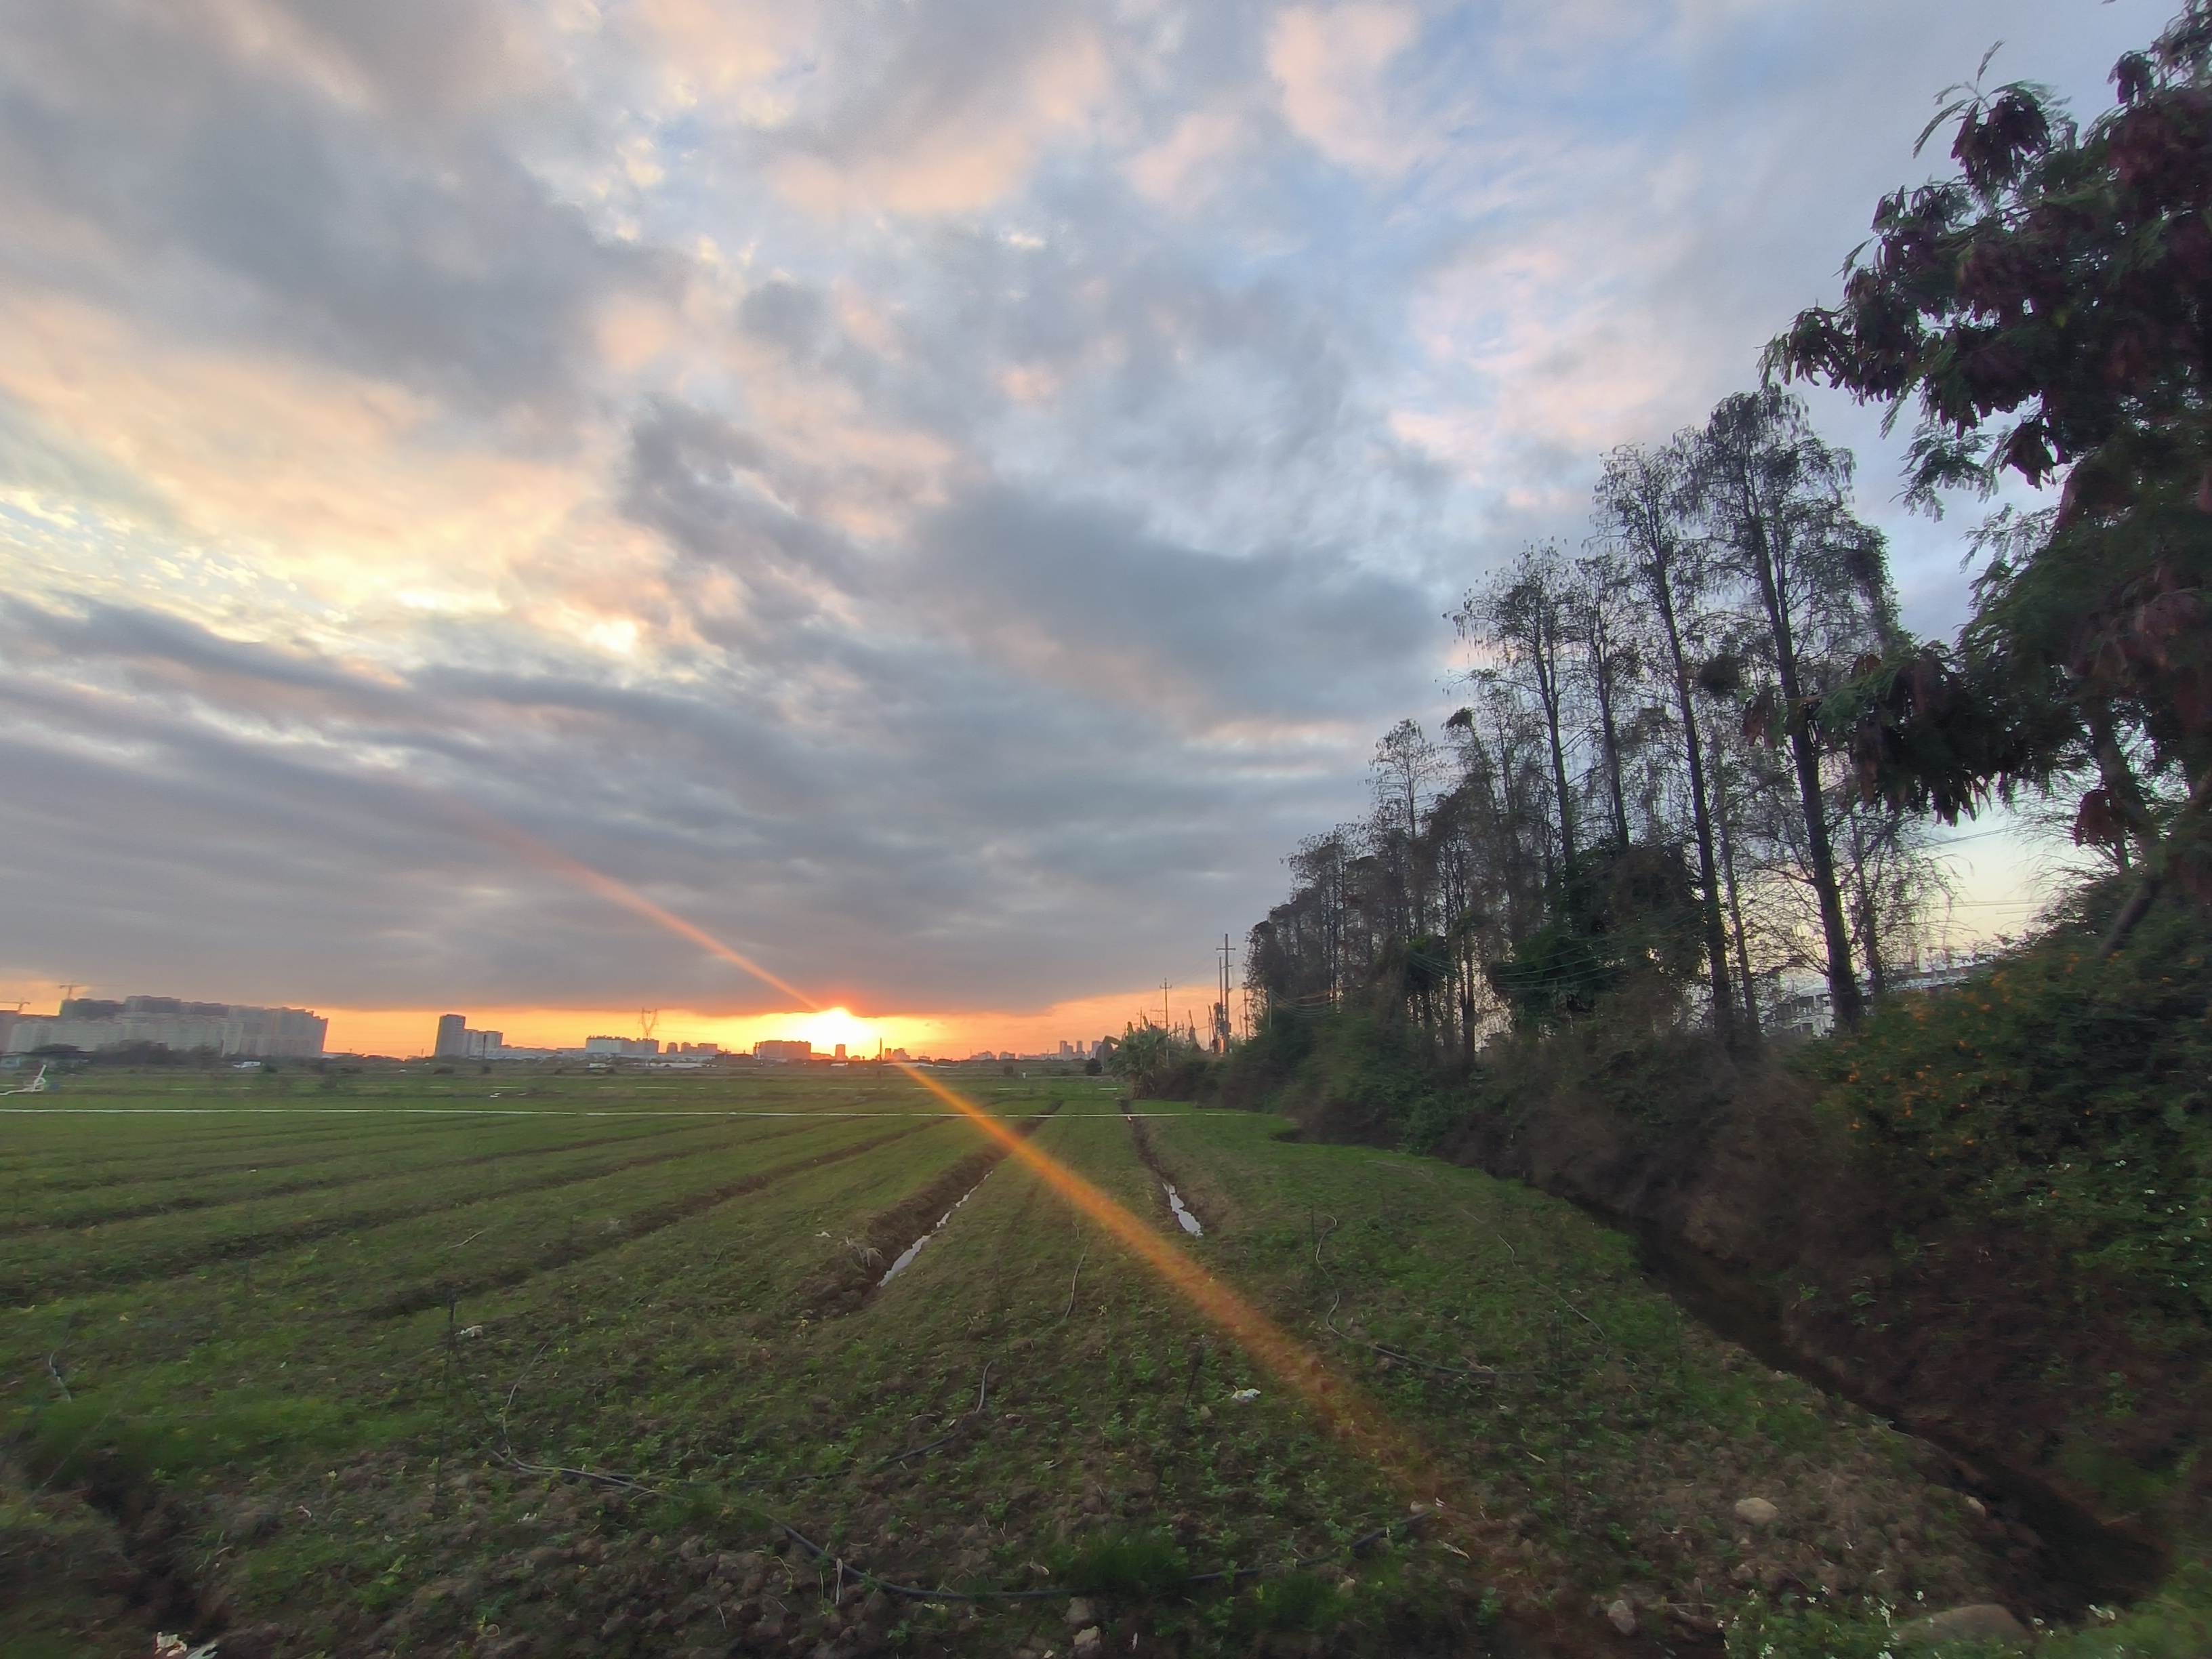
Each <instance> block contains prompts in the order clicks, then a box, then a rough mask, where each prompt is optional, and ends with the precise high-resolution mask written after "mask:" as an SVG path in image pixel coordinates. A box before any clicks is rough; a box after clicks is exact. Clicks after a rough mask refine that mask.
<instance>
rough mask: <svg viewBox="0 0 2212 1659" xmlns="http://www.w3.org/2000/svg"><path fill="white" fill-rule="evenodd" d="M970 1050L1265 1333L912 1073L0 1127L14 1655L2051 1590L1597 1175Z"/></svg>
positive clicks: (889, 1647)
mask: <svg viewBox="0 0 2212 1659" xmlns="http://www.w3.org/2000/svg"><path fill="white" fill-rule="evenodd" d="M945 1075H946V1079H947V1080H948V1081H949V1082H950V1083H951V1085H952V1086H953V1087H955V1088H957V1090H959V1091H961V1092H962V1093H963V1095H964V1096H965V1097H967V1098H968V1099H969V1100H970V1101H972V1102H973V1103H975V1105H977V1106H978V1107H980V1108H981V1109H982V1110H983V1111H984V1112H986V1113H987V1114H989V1115H991V1116H993V1117H994V1118H995V1119H996V1120H997V1121H1000V1123H1002V1124H1004V1125H1006V1126H1007V1127H1009V1128H1011V1129H1012V1130H1013V1131H1014V1132H1015V1134H1016V1136H1017V1138H1019V1139H1020V1140H1021V1145H1022V1146H1023V1147H1024V1149H1025V1150H1026V1151H1033V1152H1035V1153H1036V1154H1041V1155H1042V1156H1043V1157H1044V1158H1048V1159H1049V1160H1051V1164H1052V1166H1053V1167H1054V1168H1065V1169H1069V1170H1073V1171H1075V1172H1076V1173H1077V1174H1078V1175H1079V1176H1080V1177H1081V1178H1082V1179H1083V1180H1084V1181H1085V1182H1088V1183H1090V1185H1091V1187H1092V1188H1096V1189H1097V1191H1099V1192H1101V1193H1103V1194H1105V1195H1106V1196H1107V1197H1108V1198H1109V1199H1110V1200H1114V1201H1115V1202H1116V1203H1118V1205H1120V1206H1122V1208H1123V1210H1124V1211H1125V1212H1126V1213H1127V1215H1128V1216H1131V1217H1133V1218H1135V1222H1134V1225H1136V1226H1137V1227H1139V1229H1141V1230H1142V1231H1143V1232H1144V1234H1145V1236H1146V1237H1147V1238H1150V1239H1154V1240H1156V1247H1155V1249H1152V1250H1148V1252H1147V1253H1148V1254H1153V1253H1156V1252H1171V1253H1176V1254H1177V1255H1180V1256H1181V1257H1182V1258H1183V1259H1185V1260H1187V1261H1189V1262H1190V1263H1192V1264H1194V1267H1196V1269H1197V1270H1198V1278H1200V1279H1203V1280H1204V1281H1205V1282H1206V1283H1207V1284H1208V1285H1213V1286H1217V1287H1219V1289H1220V1290H1221V1291H1222V1292H1223V1293H1225V1294H1233V1295H1235V1296H1236V1297H1241V1298H1242V1299H1243V1302H1244V1303H1246V1304H1249V1306H1250V1307H1251V1308H1253V1309H1255V1310H1257V1316H1259V1317H1261V1318H1263V1319H1264V1320H1265V1321H1266V1322H1270V1323H1271V1324H1272V1327H1273V1329H1274V1330H1275V1331H1276V1332H1278V1333H1279V1335H1280V1338H1281V1343H1280V1346H1279V1347H1278V1348H1276V1349H1273V1350H1271V1351H1270V1352H1267V1353H1258V1352H1255V1350H1254V1349H1252V1348H1251V1347H1250V1346H1248V1345H1247V1344H1244V1343H1240V1342H1239V1341H1238V1340H1235V1339H1234V1338H1232V1337H1231V1335H1230V1334H1228V1333H1227V1332H1226V1331H1225V1329H1224V1328H1222V1327H1221V1325H1220V1324H1219V1323H1218V1322H1217V1321H1215V1320H1213V1319H1211V1318H1209V1317H1208V1316H1206V1314H1205V1313H1203V1312H1201V1311H1200V1308H1199V1306H1198V1305H1197V1304H1196V1303H1195V1302H1194V1300H1193V1298H1192V1296H1191V1295H1189V1294H1186V1293H1185V1291H1182V1290H1179V1289H1177V1288H1176V1286H1175V1285H1173V1284H1171V1283H1170V1280H1169V1279H1166V1278H1164V1277H1163V1276H1162V1274H1161V1273H1160V1272H1158V1271H1157V1270H1156V1267H1154V1266H1152V1265H1148V1264H1147V1262H1146V1261H1145V1260H1143V1259H1140V1257H1139V1255H1137V1254H1135V1253H1133V1250H1132V1249H1131V1248H1130V1246H1129V1241H1128V1238H1127V1237H1125V1236H1121V1235H1117V1234H1116V1232H1115V1231H1114V1228H1113V1226H1112V1225H1109V1224H1108V1223H1107V1222H1106V1221H1105V1220H1103V1219H1102V1216H1101V1214H1100V1213H1099V1212H1086V1211H1085V1209H1083V1208H1082V1207H1081V1206H1076V1205H1071V1204H1070V1203H1069V1202H1068V1201H1067V1200H1066V1197H1065V1196H1064V1194H1063V1190H1062V1188H1061V1186H1060V1184H1058V1183H1056V1182H1054V1179H1053V1178H1052V1176H1051V1171H1050V1170H1049V1169H1047V1168H1044V1167H1042V1166H1041V1165H1040V1164H1038V1163H1036V1162H1034V1161H1032V1160H1031V1158H1029V1157H1028V1156H1026V1155H1013V1156H1009V1155H1006V1147H1005V1146H1004V1145H1002V1144H1001V1143H1000V1141H998V1140H994V1139H992V1138H991V1137H989V1136H987V1135H986V1134H985V1133H982V1132H981V1130H980V1129H979V1128H978V1127H977V1126H976V1125H975V1123H973V1122H971V1121H969V1120H968V1119H967V1118H965V1117H963V1116H962V1115H960V1114H958V1113H957V1112H956V1111H954V1110H952V1109H951V1108H950V1107H949V1106H948V1105H947V1104H945V1103H944V1102H943V1101H942V1100H940V1099H939V1097H937V1096H935V1095H933V1093H931V1092H930V1091H927V1089H925V1088H924V1087H923V1086H922V1085H921V1084H920V1083H918V1082H917V1081H915V1080H914V1079H911V1078H909V1077H908V1075H906V1074H904V1073H900V1072H898V1071H896V1070H885V1071H884V1072H882V1073H880V1074H879V1073H877V1072H875V1071H874V1070H872V1069H870V1068H866V1067H860V1066H855V1067H853V1068H850V1069H849V1070H848V1071H842V1072H833V1073H813V1072H808V1073H780V1072H779V1073H714V1072H707V1073H607V1074H601V1075H581V1074H555V1073H553V1072H551V1071H550V1069H548V1068H544V1067H516V1066H502V1067H501V1068H500V1070H499V1072H498V1073H497V1074H496V1075H485V1074H479V1073H462V1074H441V1073H436V1072H435V1071H432V1070H429V1069H427V1068H425V1067H422V1066H414V1067H400V1066H390V1067H386V1068H381V1069H379V1068H376V1067H373V1066H372V1067H370V1068H368V1069H365V1070H364V1071H362V1072H361V1073H357V1074H343V1073H324V1074H320V1075H319V1074H317V1073H313V1072H309V1071H306V1070H301V1069H288V1070H285V1071H280V1072H278V1073H275V1074H264V1075H260V1076H253V1075H240V1074H237V1073H190V1072H145V1073H122V1072H104V1071H95V1072H90V1073H80V1074H77V1075H75V1076H72V1077H70V1078H67V1079H63V1080H62V1084H61V1086H60V1087H59V1088H58V1089H57V1090H56V1091H53V1092H52V1093H48V1094H45V1095H40V1096H38V1097H16V1098H15V1099H11V1100H9V1101H8V1102H7V1103H5V1104H6V1105H7V1106H9V1107H14V1108H21V1107H26V1106H29V1107H30V1108H31V1109H29V1110H18V1111H10V1112H9V1113H7V1114H6V1115H0V1285H4V1286H5V1288H6V1297H7V1301H6V1309H5V1311H4V1313H0V1321H4V1322H0V1390H3V1391H0V1413H4V1422H0V1430H4V1434H5V1446H6V1452H5V1459H6V1461H5V1464H4V1467H0V1596H4V1599H5V1605H6V1606H7V1607H8V1608H9V1617H8V1619H7V1620H6V1621H5V1624H6V1627H5V1632H4V1634H0V1655H4V1656H9V1659H19V1656H21V1659H27V1656H32V1655H49V1654H51V1655H54V1656H62V1655H79V1654H87V1655H111V1654H112V1655H118V1656H120V1655H132V1656H139V1655H144V1654H148V1653H150V1652H151V1651H152V1650H153V1646H152V1644H153V1634H154V1632H155V1631H156V1630H161V1631H168V1632H179V1633H181V1634H184V1635H187V1636H190V1637H192V1638H200V1639H204V1638H214V1639H216V1641H217V1642H218V1644H219V1647H218V1652H219V1653H220V1654H222V1655H224V1656H239V1659H251V1656H256V1655H264V1656H270V1659H276V1656H307V1655H314V1654H328V1655H356V1654H360V1655H368V1654H395V1655H396V1654H434V1653H435V1654H447V1653H464V1654H471V1655H482V1656H487V1659H489V1656H495V1655H514V1656H520V1655H554V1654H565V1653H581V1652H588V1653H592V1654H607V1655H623V1654H638V1655H644V1654H662V1653H669V1654H690V1653H698V1654H715V1655H720V1654H726V1653H753V1652H760V1653H793V1654H801V1655H809V1656H815V1659H857V1656H860V1655H866V1654H875V1653H915V1654H932V1653H960V1654H994V1655H996V1654H1016V1655H1025V1656H1030V1659H1043V1656H1045V1655H1046V1654H1048V1653H1051V1654H1055V1655H1066V1654H1068V1653H1070V1652H1084V1653H1116V1654H1118V1653H1136V1654H1163V1653H1177V1654H1206V1653H1251V1652H1267V1653H1297V1654H1307V1653H1311V1654H1319V1653H1322V1652H1330V1653H1336V1652H1343V1653H1376V1654H1383V1653H1389V1654H1411V1653H1430V1652H1433V1653H1440V1654H1441V1653H1461V1652H1468V1653H1477V1652H1490V1651H1497V1652H1511V1653H1522V1652H1557V1653H1569V1654H1581V1653H1592V1654H1595V1653H1613V1652H1622V1653H1628V1652H1643V1653H1650V1654H1660V1653H1667V1652H1679V1653H1700V1652H1702V1653H1718V1652H1721V1651H1723V1649H1724V1647H1725V1648H1727V1649H1729V1650H1734V1651H1738V1652H1745V1653H1748V1652H1752V1651H1756V1650H1758V1648H1759V1644H1761V1643H1765V1644H1767V1645H1768V1646H1770V1647H1773V1648H1774V1650H1775V1651H1778V1652H1784V1651H1803V1652H1805V1653H1808V1654H1809V1653H1812V1652H1815V1651H1821V1652H1829V1651H1832V1652H1836V1653H1839V1654H1850V1653H1859V1652H1864V1653H1866V1654H1868V1655H1871V1654H1873V1653H1874V1652H1875V1651H1877V1650H1879V1649H1880V1647H1881V1640H1882V1638H1883V1636H1884V1635H1885V1633H1886V1630H1887V1620H1889V1619H1892V1618H1894V1619H1900V1620H1901V1619H1909V1618H1911V1617H1914V1616H1916V1615H1917V1614H1918V1613H1924V1612H1926V1611H1929V1610H1931V1609H1934V1608H1937V1607H1951V1606H1954V1605H1959V1604H1963V1603H1972V1602H1980V1601H1990V1600H1996V1599H2008V1600H2011V1601H2014V1602H2015V1605H2018V1604H2019V1602H2020V1600H2021V1595H2022V1594H2023V1593H2024V1592H2023V1591H2022V1589H2021V1584H2020V1583H2018V1582H2017V1578H2018V1575H2017V1572H2016V1570H2015V1566H2009V1565H2008V1563H2007V1561H2006V1559H2005V1551H2006V1550H2007V1548H2008V1546H2009V1544H2010V1542H2011V1541H2008V1539H2007V1538H2006V1537H2005V1535H2004V1534H2003V1533H2002V1528H2000V1526H1999V1525H1998V1522H1996V1520H1995V1519H1994V1518H1992V1517H1989V1516H1984V1515H1983V1514H1981V1513H1980V1511H1979V1509H1978V1506H1977V1505H1976V1504H1974V1503H1973V1502H1972V1500H1971V1499H1970V1498H1968V1497H1967V1496H1966V1494H1964V1493H1963V1492H1960V1491H1958V1490H1956V1489H1954V1486H1952V1485H1951V1484H1949V1481H1950V1476H1949V1471H1948V1465H1946V1464H1945V1462H1943V1460H1942V1459H1940V1458H1938V1457H1936V1455H1934V1454H1932V1453H1930V1452H1929V1450H1928V1449H1926V1448H1924V1447H1923V1446H1921V1445H1919V1444H1918V1443H1917V1442H1914V1441H1911V1440H1909V1439H1907V1438H1906V1437H1903V1436H1900V1435H1898V1434H1896V1433H1894V1432H1892V1431H1888V1430H1887V1429H1886V1428H1884V1427H1883V1426H1881V1425H1879V1424H1877V1423H1875V1422H1874V1421H1872V1420H1871V1419H1868V1418H1867V1417H1865V1416H1864V1415H1863V1413H1858V1412H1857V1411H1855V1410H1854V1409H1852V1408H1850V1407H1846V1406H1843V1405H1840V1404H1838V1403H1837V1402H1834V1401H1830V1400H1828V1399H1826V1398H1825V1397H1824V1396H1822V1395H1820V1394H1819V1393H1818V1392H1817V1391H1815V1390H1814V1389H1810V1388H1808V1387H1807V1386H1806V1385H1803V1384H1802V1383H1798V1382H1796V1381H1795V1380H1794V1379H1790V1378H1788V1377H1784V1376H1778V1375H1777V1374H1775V1373H1773V1372H1771V1371H1769V1370H1766V1369H1765V1368H1764V1367H1763V1366H1761V1365H1759V1364H1756V1363H1755V1362H1753V1361H1752V1360H1750V1359H1749V1358H1747V1357H1746V1356H1745V1355H1743V1354H1742V1353H1741V1352H1738V1351H1737V1350H1735V1349H1734V1348H1732V1347H1729V1346H1727V1345H1726V1344H1723V1343H1722V1342H1720V1341H1718V1340H1717V1339H1714V1338H1712V1337H1711V1336H1710V1335H1708V1334H1705V1332H1704V1331H1703V1330H1702V1329H1701V1328H1699V1327H1697V1326H1695V1325H1694V1324H1690V1323H1686V1322H1685V1321H1684V1320H1683V1318H1682V1317H1681V1316H1680V1314H1679V1313H1678V1312H1677V1311H1676V1310H1675V1308H1674V1305H1673V1304H1671V1303H1670V1302H1668V1300H1667V1299H1666V1298H1665V1297H1663V1296H1662V1295H1661V1294H1659V1293H1658V1292H1657V1291H1655V1290H1653V1289H1652V1288H1651V1287H1650V1285H1647V1284H1646V1282H1645V1281H1644V1279H1643V1278H1642V1276H1641V1275H1640V1273H1638V1270H1637V1268H1636V1266H1635V1263H1634V1258H1633V1254H1632V1249H1631V1248H1630V1246H1629V1245H1628V1244H1627V1243H1626V1241H1624V1240H1622V1239H1621V1238H1620V1237H1617V1236H1615V1235H1613V1234H1611V1233H1608V1232H1607V1231H1604V1230H1602V1229H1601V1228H1600V1227H1598V1226H1597V1225H1595V1224H1594V1223H1592V1222H1591V1221H1589V1219H1588V1218H1584V1217H1583V1216H1582V1215H1581V1214H1580V1213H1579V1212H1576V1211H1574V1210H1573V1209H1571V1208H1570V1207H1569V1206H1565V1205H1563V1204H1561V1203H1559V1202H1557V1201H1555V1200H1550V1199H1547V1198H1545V1197H1542V1196H1541V1195H1538V1194H1532V1193H1529V1192H1528V1191H1525V1190H1522V1189H1520V1188H1513V1187H1509V1186H1506V1185H1504V1184H1501V1183H1498V1182H1494V1181H1492V1180H1490V1179H1488V1178H1487V1177H1486V1176H1481V1175H1480V1174H1477V1173H1474V1172H1473V1171H1470V1170H1459V1169H1453V1168H1449V1167H1447V1166H1443V1165H1439V1164H1429V1163H1425V1162H1422V1161H1420V1160H1417V1159H1413V1158H1405V1157H1402V1156H1398V1155H1394V1154H1388V1153H1383V1152H1372V1151H1367V1150H1363V1149H1358V1148H1347V1147H1340V1146H1309V1145H1302V1144H1297V1143H1296V1142H1292V1141H1290V1140H1286V1139H1282V1138H1280V1132H1281V1131H1282V1130H1283V1128H1284V1125H1283V1124H1282V1123H1281V1122H1280V1121H1278V1120H1274V1119H1271V1118H1266V1117H1261V1116H1256V1115H1246V1114H1237V1113H1223V1112H1200V1111H1196V1110H1194V1109H1190V1108H1188V1107H1182V1106H1168V1105H1158V1104H1139V1105H1138V1106H1136V1107H1134V1108H1133V1112H1134V1114H1135V1115H1128V1114H1126V1113H1125V1112H1124V1110H1123V1109H1122V1103H1121V1102H1120V1101H1119V1099H1118V1097H1117V1096H1116V1095H1115V1091H1113V1090H1112V1089H1111V1088H1110V1087H1109V1086H1107V1085H1104V1084H1103V1083H1101V1082H1100V1081H1098V1080H1096V1079H1085V1078H1082V1077H1079V1076H1068V1077H1044V1076H1041V1075H1032V1076H1030V1077H1027V1078H1021V1077H1012V1078H1010V1077H1006V1076H1004V1075H1001V1074H999V1073H996V1072H995V1071H994V1072H992V1073H981V1072H978V1073H975V1074H974V1075H972V1076H969V1075H965V1074H963V1073H960V1072H957V1071H956V1072H952V1073H946V1074H945ZM1169 1182H1172V1184H1173V1186H1174V1187H1175V1189H1176V1195H1177V1197H1178V1198H1179V1199H1180V1200H1182V1202H1183V1204H1184V1205H1185V1206H1187V1208H1188V1212H1189V1214H1190V1215H1191V1217H1192V1218H1194V1225H1197V1226H1198V1227H1200V1228H1201V1229H1202V1232H1200V1233H1198V1234H1193V1233H1191V1232H1190V1231H1188V1230H1187V1229H1186V1227H1185V1226H1184V1225H1182V1224H1181V1222H1180V1220H1179V1218H1178V1217H1177V1216H1176V1214H1175V1213H1174V1212H1173V1211H1171V1209H1170V1204H1169V1200H1168V1194H1167V1193H1166V1190H1165V1187H1166V1184H1167V1183H1169ZM963 1200H964V1201H963ZM956 1206H957V1207H956ZM939 1218H945V1221H944V1224H943V1225H942V1226H941V1227H940V1228H937V1230H936V1231H932V1229H933V1227H937V1224H938V1223H939ZM925 1234H927V1235H928V1236H929V1238H930V1243H928V1244H927V1247H926V1248H924V1249H921V1251H920V1252H919V1254H918V1255H915V1256H913V1257H912V1258H911V1260H910V1261H909V1262H908V1264H907V1265H905V1266H904V1267H902V1269H901V1270H900V1271H899V1272H898V1273H896V1275H895V1276H893V1277H891V1278H890V1279H889V1282H887V1283H884V1282H881V1281H883V1280H884V1275H885V1273H887V1272H888V1270H889V1269H890V1267H891V1266H892V1264H893V1263H895V1262H896V1261H899V1260H900V1259H901V1257H902V1253H903V1252H905V1251H906V1250H907V1249H908V1247H909V1246H910V1245H912V1244H913V1243H914V1242H915V1239H916V1238H918V1237H922V1236H923V1235H925ZM1285 1356H1288V1358H1285ZM1747 1499H1758V1500H1762V1502H1763V1504H1767V1505H1771V1516H1767V1515H1766V1512H1765V1510H1763V1509H1762V1508H1760V1506H1759V1505H1758V1504H1753V1505H1750V1506H1749V1507H1748V1509H1747V1511H1745V1512H1742V1513H1740V1512H1739V1510H1738V1508H1737V1506H1738V1504H1740V1503H1741V1502H1743V1500H1747ZM1746 1515H1748V1516H1750V1517H1751V1518H1746ZM2014 1554H2015V1557H2016V1556H2017V1554H2018V1551H2017V1550H2016V1549H2015V1551H2014ZM909 1591H918V1592H927V1594H908V1593H907V1592H909ZM1078 1595H1080V1596H1081V1597H1082V1598H1083V1600H1084V1601H1085V1603H1086V1604H1087V1605H1086V1606H1083V1607H1075V1608H1074V1609H1073V1620H1072V1616H1071V1606H1070V1603H1071V1598H1073V1597H1075V1596H1078ZM1086 1627H1087V1628H1090V1629H1094V1630H1096V1631H1097V1634H1096V1635H1092V1636H1085V1635H1083V1633H1082V1632H1083V1631H1084V1629H1085V1628H1086ZM1822 1632H1826V1633H1825V1634H1823V1633H1822ZM1801 1641H1802V1642H1804V1643H1816V1642H1817V1643H1819V1644H1822V1645H1806V1646H1802V1648H1799V1647H1791V1646H1790V1645H1789V1644H1790V1643H1792V1642H1801ZM1777 1643H1779V1644H1782V1645H1780V1646H1775V1644H1777Z"/></svg>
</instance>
